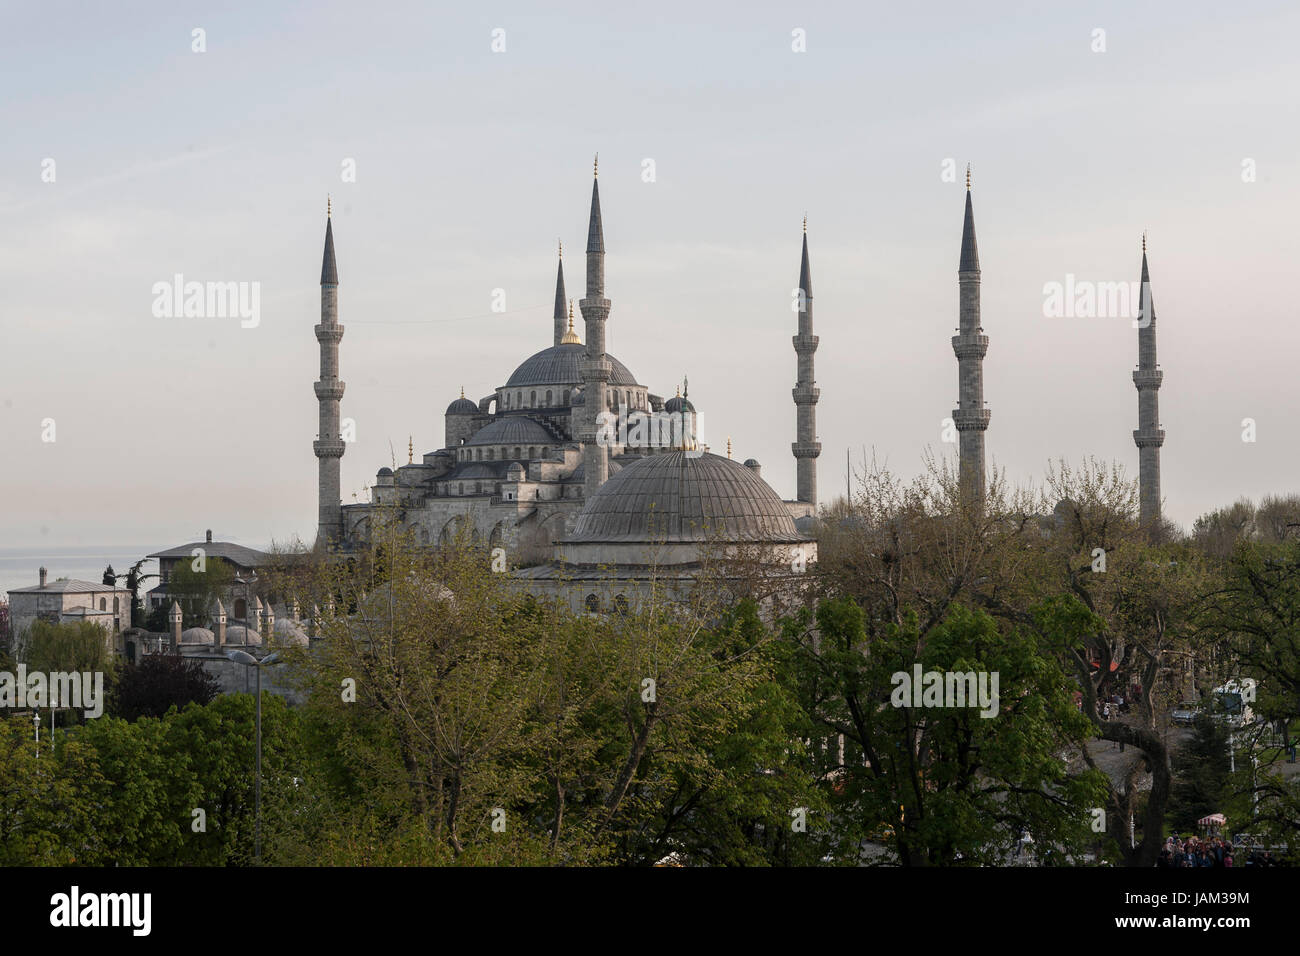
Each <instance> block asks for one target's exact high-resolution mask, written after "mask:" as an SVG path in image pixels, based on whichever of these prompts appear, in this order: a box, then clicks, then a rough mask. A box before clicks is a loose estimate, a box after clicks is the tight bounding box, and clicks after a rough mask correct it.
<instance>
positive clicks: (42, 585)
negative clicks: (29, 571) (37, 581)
mask: <svg viewBox="0 0 1300 956" xmlns="http://www.w3.org/2000/svg"><path fill="white" fill-rule="evenodd" d="M41 587H45V569H44V568H41Z"/></svg>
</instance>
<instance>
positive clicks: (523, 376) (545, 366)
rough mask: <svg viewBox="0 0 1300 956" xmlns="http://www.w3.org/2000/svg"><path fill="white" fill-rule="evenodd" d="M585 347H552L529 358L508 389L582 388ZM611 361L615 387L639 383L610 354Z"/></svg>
mask: <svg viewBox="0 0 1300 956" xmlns="http://www.w3.org/2000/svg"><path fill="white" fill-rule="evenodd" d="M586 355H587V347H586V346H585V345H552V346H551V347H550V348H548V349H542V351H540V352H538V353H537V354H536V355H532V356H529V357H528V358H527V359H525V360H524V363H523V364H522V365H520V366H519V367H518V368H517V369H515V371H514V374H513V375H511V376H510V378H509V380H508V381H507V382H506V384H505V387H506V388H514V387H515V386H518V385H578V384H580V383H581V382H582V360H583V359H584V358H586ZM605 358H606V359H607V360H608V361H609V365H610V376H609V383H610V384H611V385H636V384H637V380H636V378H635V377H634V376H633V375H632V373H631V372H629V371H628V370H627V366H626V365H624V364H623V363H622V362H620V361H619V360H618V359H616V358H614V356H612V355H610V354H608V353H606V354H605Z"/></svg>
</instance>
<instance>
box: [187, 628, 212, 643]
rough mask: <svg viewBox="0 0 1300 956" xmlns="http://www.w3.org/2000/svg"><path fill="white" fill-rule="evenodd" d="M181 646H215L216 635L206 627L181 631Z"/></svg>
mask: <svg viewBox="0 0 1300 956" xmlns="http://www.w3.org/2000/svg"><path fill="white" fill-rule="evenodd" d="M181 643H182V644H215V643H217V635H215V634H213V633H212V632H211V631H209V630H208V629H207V628H206V627H191V628H187V629H186V630H184V631H181Z"/></svg>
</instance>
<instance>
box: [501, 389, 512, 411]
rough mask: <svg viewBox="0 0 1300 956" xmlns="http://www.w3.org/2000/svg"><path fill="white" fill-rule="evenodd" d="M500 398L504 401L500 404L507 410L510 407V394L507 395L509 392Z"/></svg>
mask: <svg viewBox="0 0 1300 956" xmlns="http://www.w3.org/2000/svg"><path fill="white" fill-rule="evenodd" d="M502 398H503V399H505V401H504V402H503V403H502V404H504V405H505V407H506V408H509V407H510V393H509V392H505V393H504V394H503V395H502Z"/></svg>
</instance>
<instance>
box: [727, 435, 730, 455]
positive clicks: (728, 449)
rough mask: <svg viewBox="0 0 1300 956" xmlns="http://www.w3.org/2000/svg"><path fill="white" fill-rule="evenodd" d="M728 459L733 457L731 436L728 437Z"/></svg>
mask: <svg viewBox="0 0 1300 956" xmlns="http://www.w3.org/2000/svg"><path fill="white" fill-rule="evenodd" d="M727 457H728V458H730V457H731V436H730V435H728V436H727Z"/></svg>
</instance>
